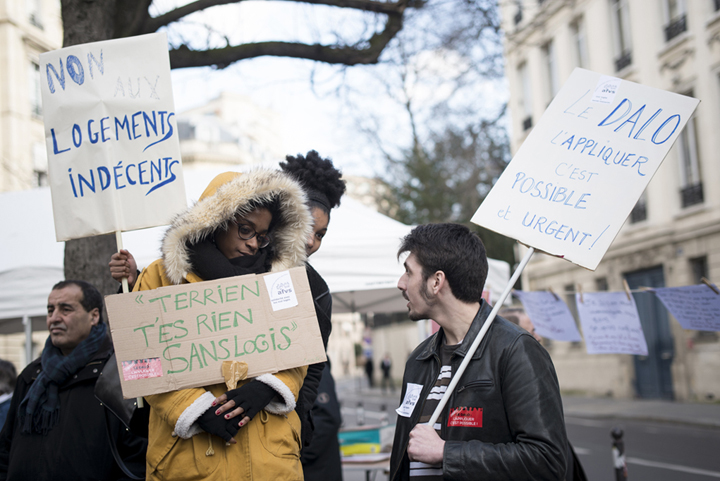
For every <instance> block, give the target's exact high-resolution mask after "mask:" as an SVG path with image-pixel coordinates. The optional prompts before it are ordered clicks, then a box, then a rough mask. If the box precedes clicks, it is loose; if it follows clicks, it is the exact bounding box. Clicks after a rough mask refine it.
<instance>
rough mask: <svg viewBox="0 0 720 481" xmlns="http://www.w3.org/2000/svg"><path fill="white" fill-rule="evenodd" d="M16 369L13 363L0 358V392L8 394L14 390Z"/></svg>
mask: <svg viewBox="0 0 720 481" xmlns="http://www.w3.org/2000/svg"><path fill="white" fill-rule="evenodd" d="M16 381H17V371H16V370H15V364H13V363H11V362H10V361H6V360H5V359H0V394H9V393H11V392H13V391H14V390H15V382H16Z"/></svg>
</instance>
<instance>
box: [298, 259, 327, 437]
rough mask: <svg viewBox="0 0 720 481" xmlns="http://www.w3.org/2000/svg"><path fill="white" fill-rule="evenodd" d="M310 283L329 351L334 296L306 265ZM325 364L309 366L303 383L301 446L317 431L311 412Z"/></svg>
mask: <svg viewBox="0 0 720 481" xmlns="http://www.w3.org/2000/svg"><path fill="white" fill-rule="evenodd" d="M305 266H306V270H307V276H308V282H309V283H310V291H311V293H312V296H313V301H314V303H315V315H316V317H317V319H318V325H319V327H320V335H321V336H322V340H323V344H324V346H325V349H327V343H328V339H329V338H330V332H331V331H332V320H331V318H330V316H331V312H332V296H331V295H330V289H329V288H328V286H327V284H326V283H325V280H324V279H323V278H322V277H321V276H320V274H318V273H317V271H316V270H315V269H313V267H312V266H311V265H310V264H306V265H305ZM324 365H325V363H324V362H321V363H317V364H311V365H310V366H308V371H307V374H306V375H305V380H304V381H303V385H302V388H300V393H299V394H298V402H297V407H296V408H295V410H296V411H297V413H298V416H300V423H301V428H300V429H301V431H300V435H301V438H302V439H301V441H302V444H301V446H302V447H303V448H304V447H305V446H307V445H309V444H310V441H311V440H312V434H313V431H314V429H315V427H314V424H313V419H312V415H311V413H310V410H311V409H312V407H313V404H315V399H316V398H317V394H318V387H319V386H320V379H321V378H322V372H323V367H324Z"/></svg>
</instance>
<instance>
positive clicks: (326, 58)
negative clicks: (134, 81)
mask: <svg viewBox="0 0 720 481" xmlns="http://www.w3.org/2000/svg"><path fill="white" fill-rule="evenodd" d="M400 29H402V14H400V13H396V14H392V15H389V16H388V20H387V23H386V25H385V30H383V31H382V32H379V33H376V34H374V35H373V36H372V37H370V39H369V40H368V41H367V47H356V46H343V47H337V46H330V45H320V44H315V45H308V44H303V43H293V42H257V43H245V44H242V45H235V46H228V47H223V48H216V49H206V50H191V49H190V48H189V47H188V46H187V45H181V46H179V47H178V48H176V49H173V50H170V66H171V68H187V67H202V66H209V65H212V66H215V67H217V68H220V69H222V68H225V67H227V66H229V65H230V64H232V63H233V62H237V61H238V60H245V59H249V58H255V57H262V56H264V55H270V56H274V57H291V58H302V59H308V60H315V61H318V62H324V63H328V64H342V65H361V64H374V63H377V61H378V59H379V58H380V54H382V52H383V50H384V49H385V47H386V46H387V44H388V43H389V42H390V41H391V40H392V39H393V38H394V37H395V35H396V34H397V33H398V32H399V31H400Z"/></svg>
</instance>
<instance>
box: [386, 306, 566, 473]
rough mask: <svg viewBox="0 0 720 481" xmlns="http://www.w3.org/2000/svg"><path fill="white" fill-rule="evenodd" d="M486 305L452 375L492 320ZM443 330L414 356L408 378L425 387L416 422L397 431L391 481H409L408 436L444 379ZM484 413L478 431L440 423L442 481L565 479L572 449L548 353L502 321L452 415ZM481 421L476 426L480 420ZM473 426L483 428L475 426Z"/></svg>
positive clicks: (466, 378)
mask: <svg viewBox="0 0 720 481" xmlns="http://www.w3.org/2000/svg"><path fill="white" fill-rule="evenodd" d="M490 311H491V309H490V306H489V305H488V304H487V303H485V302H483V303H482V304H481V306H480V309H479V311H478V313H477V315H476V316H475V319H474V320H473V323H472V325H471V326H470V329H469V330H468V332H467V334H466V335H465V341H466V342H463V344H462V345H461V346H460V347H459V348H458V349H457V350H456V351H455V353H454V354H453V357H452V371H453V374H454V373H455V372H456V371H457V369H458V367H459V366H460V363H461V362H462V360H463V357H464V355H465V353H466V352H467V351H468V348H469V347H470V345H471V344H472V342H473V340H474V339H475V336H476V335H477V333H478V332H479V331H480V328H481V327H482V325H483V324H484V323H485V320H486V319H487V317H488V315H489V314H490ZM441 342H443V331H442V329H441V330H439V331H438V332H437V333H435V335H433V336H431V337H430V338H428V339H427V340H425V341H424V342H423V343H421V344H420V345H419V346H418V347H417V348H416V349H415V350H414V351H413V353H412V354H411V355H410V357H409V359H408V362H407V364H406V367H405V375H404V377H403V390H402V396H401V398H400V399H404V397H405V391H406V389H407V385H408V383H415V384H420V385H422V386H423V387H422V392H421V394H420V397H419V401H418V403H417V404H416V405H415V408H414V410H413V411H412V413H411V415H410V417H409V418H408V417H403V416H399V417H398V418H397V425H396V426H397V427H396V429H395V440H394V443H393V450H392V458H391V464H390V472H391V476H390V479H391V480H392V481H396V480H401V481H404V480H407V479H408V473H409V461H408V455H407V445H408V440H409V433H410V431H411V430H412V428H413V427H414V426H415V425H416V424H417V422H418V419H419V418H420V415H421V413H422V411H423V405H424V403H425V400H426V398H427V395H428V392H429V391H430V389H431V388H432V387H433V385H434V384H435V380H436V379H437V377H438V374H439V372H440V357H439V353H438V352H439V347H440V343H441ZM459 407H465V408H475V409H476V410H475V411H474V412H475V413H476V414H475V416H477V409H478V408H479V409H481V411H480V416H481V417H480V418H479V421H480V422H479V424H480V425H479V426H477V425H476V426H472V427H469V426H462V425H461V423H454V425H452V426H448V424H449V423H448V420H447V416H446V415H445V416H441V418H440V419H439V420H438V422H441V423H442V428H441V435H440V437H441V438H442V439H444V440H445V450H444V456H443V479H452V480H476V479H483V480H512V481H523V480H533V481H540V480H552V481H558V480H563V479H565V473H566V470H567V464H568V462H569V459H568V454H569V445H568V441H567V434H566V432H565V422H564V417H563V409H562V400H561V398H560V389H559V387H558V381H557V377H556V375H555V368H554V367H553V364H552V360H551V359H550V356H549V355H548V353H547V351H545V349H544V348H543V347H542V346H541V345H540V344H539V343H538V342H537V341H536V340H535V339H533V337H532V336H531V335H530V334H528V332H527V331H525V330H523V329H521V328H519V327H518V326H516V325H514V324H512V323H510V322H509V321H507V320H505V319H503V318H501V317H498V318H497V319H496V320H495V321H494V322H493V324H492V325H491V327H490V329H489V330H488V332H487V335H486V336H485V338H484V339H483V341H482V342H481V343H480V346H479V347H478V349H477V351H476V352H475V354H474V355H473V357H472V360H471V361H470V363H469V364H468V366H467V369H466V370H465V372H464V373H463V375H462V377H461V378H460V381H459V382H458V384H457V387H456V388H455V390H454V392H453V394H452V395H451V397H450V399H449V401H448V404H447V406H446V408H445V411H444V412H445V413H447V412H448V409H449V408H459ZM476 421H477V418H476ZM474 424H478V422H475V423H474Z"/></svg>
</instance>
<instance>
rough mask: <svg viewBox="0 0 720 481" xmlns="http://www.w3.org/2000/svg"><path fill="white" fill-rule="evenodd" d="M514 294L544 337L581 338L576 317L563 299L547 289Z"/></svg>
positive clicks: (562, 339)
mask: <svg viewBox="0 0 720 481" xmlns="http://www.w3.org/2000/svg"><path fill="white" fill-rule="evenodd" d="M514 294H515V296H517V298H518V299H520V302H522V305H523V307H524V308H525V312H526V313H527V315H528V317H529V318H530V320H531V321H532V323H533V324H534V325H535V331H536V332H537V333H538V334H540V335H541V336H542V337H547V338H548V339H554V340H556V341H579V340H580V339H581V338H580V331H578V328H577V326H576V325H575V318H574V317H573V315H572V313H571V312H570V309H568V306H567V304H565V302H563V300H562V299H560V298H559V297H557V296H555V295H554V294H552V293H551V292H545V291H514Z"/></svg>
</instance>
